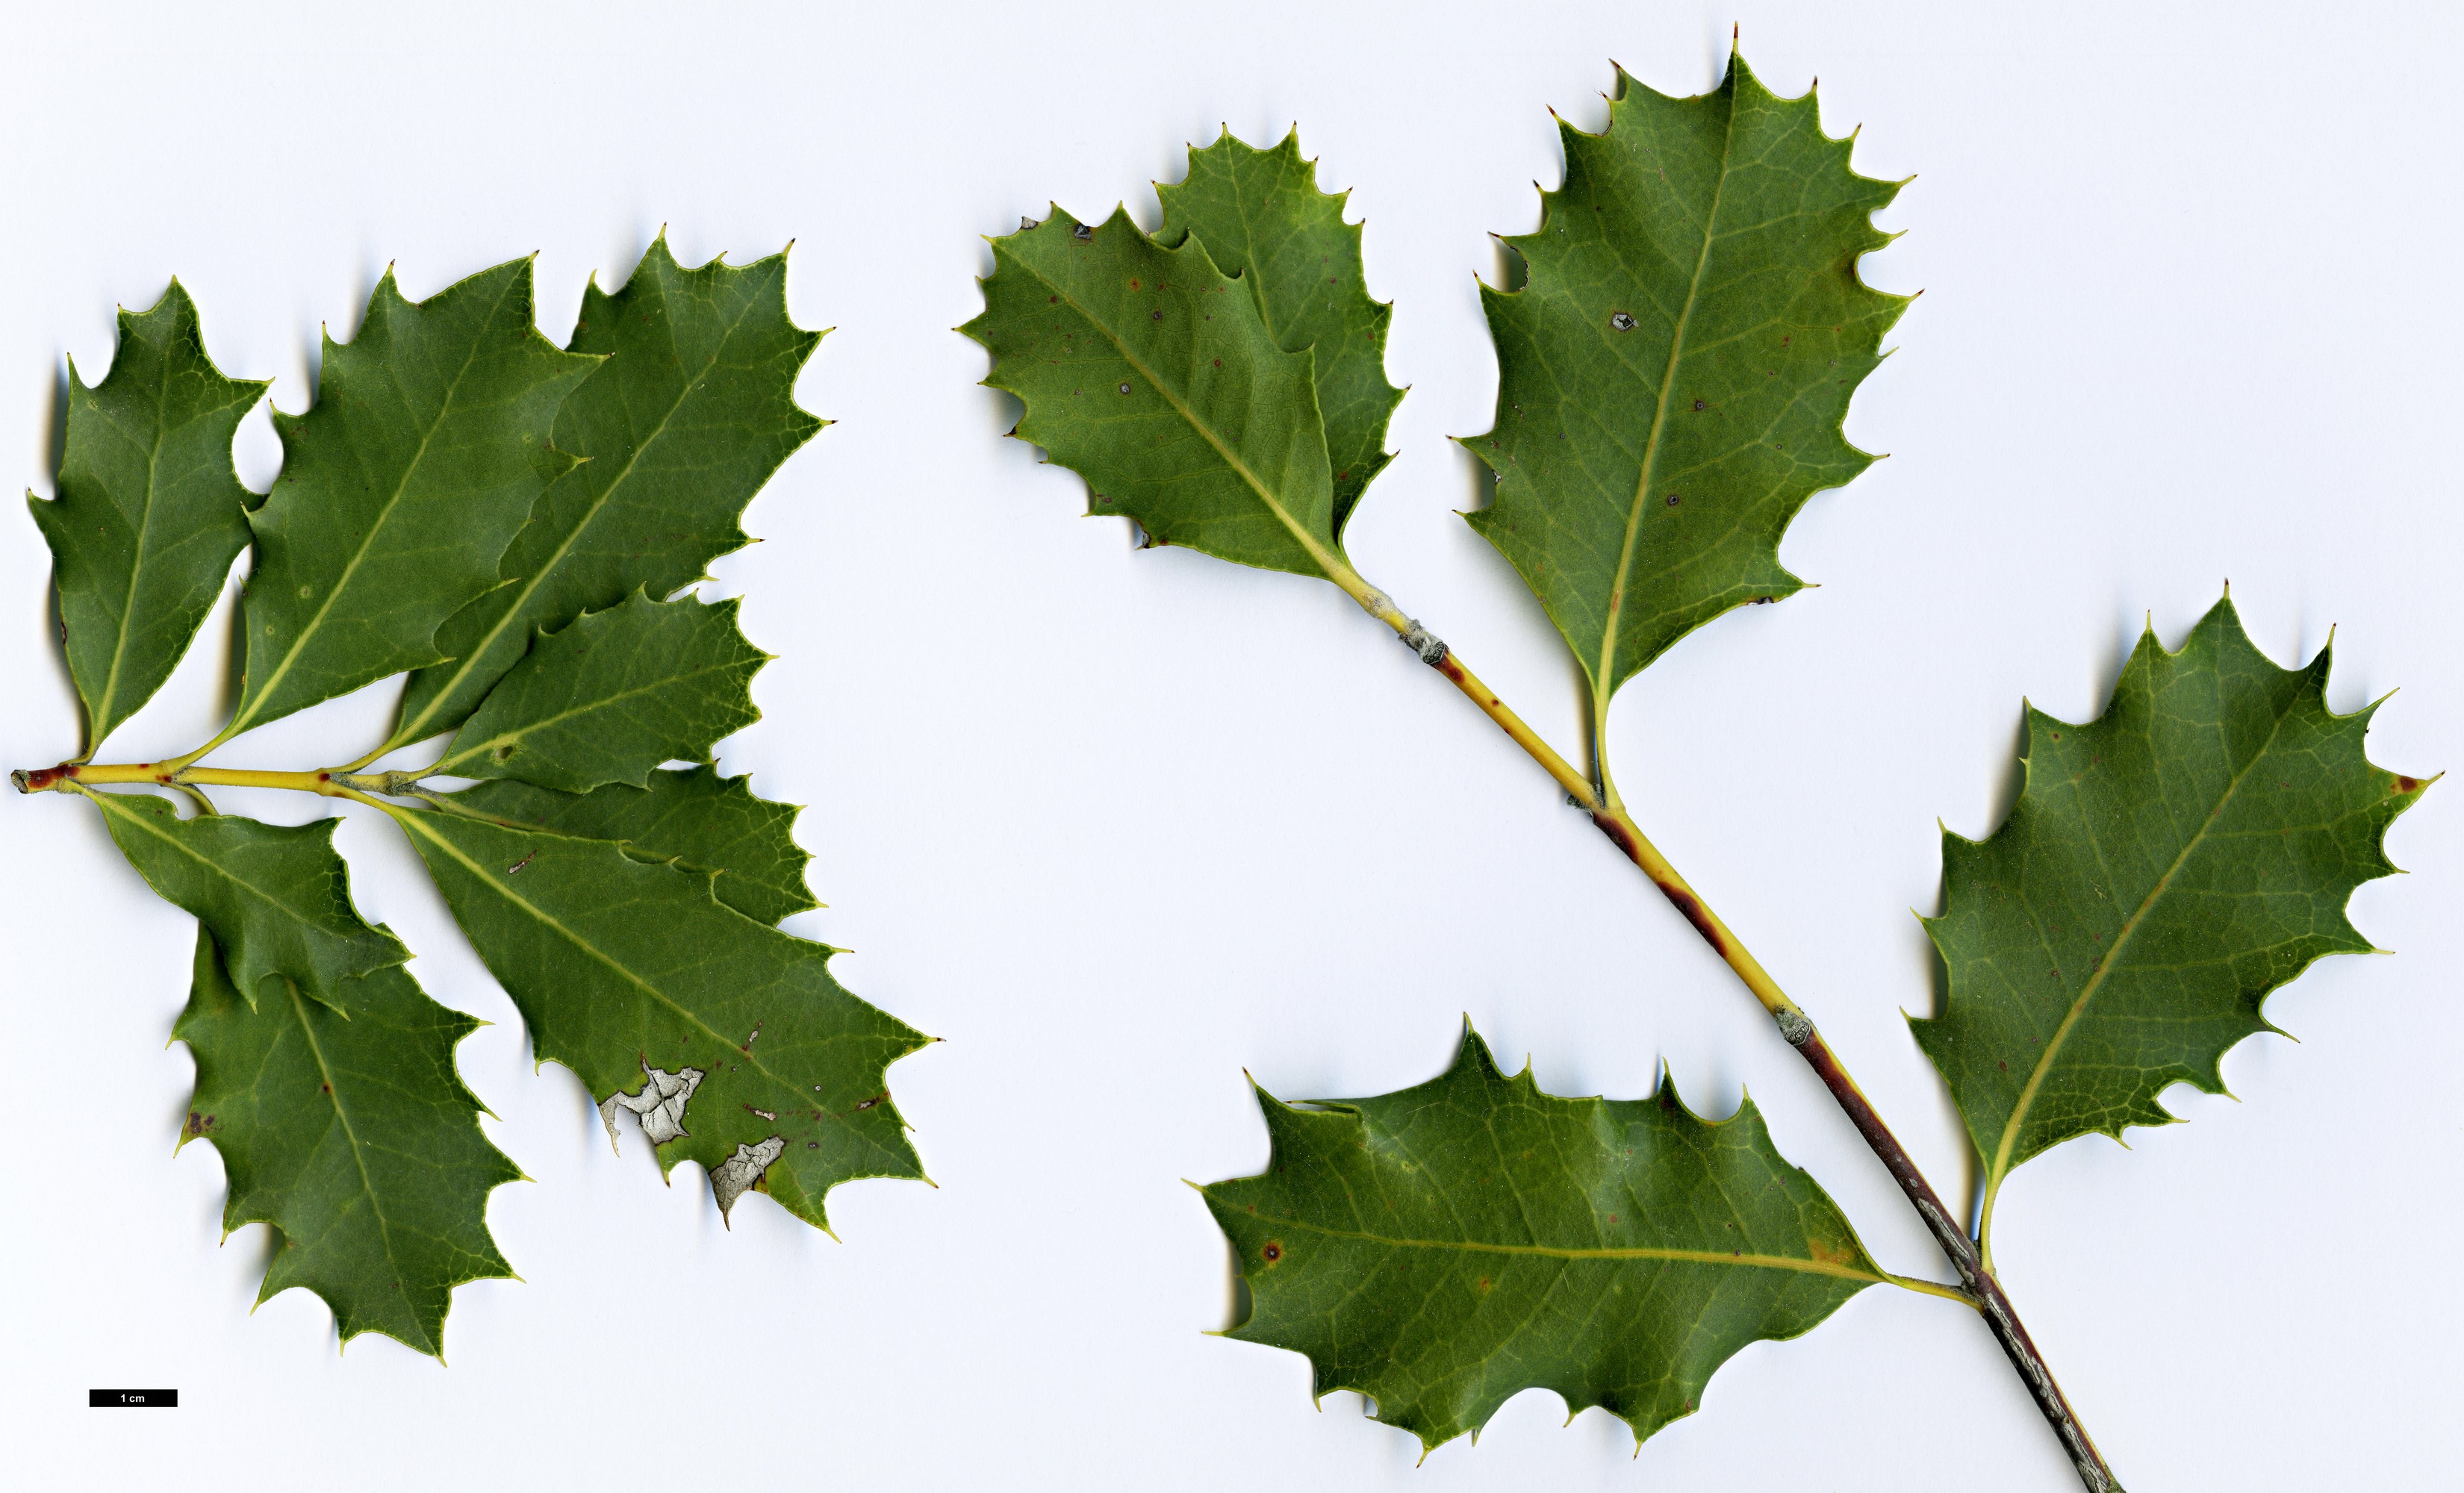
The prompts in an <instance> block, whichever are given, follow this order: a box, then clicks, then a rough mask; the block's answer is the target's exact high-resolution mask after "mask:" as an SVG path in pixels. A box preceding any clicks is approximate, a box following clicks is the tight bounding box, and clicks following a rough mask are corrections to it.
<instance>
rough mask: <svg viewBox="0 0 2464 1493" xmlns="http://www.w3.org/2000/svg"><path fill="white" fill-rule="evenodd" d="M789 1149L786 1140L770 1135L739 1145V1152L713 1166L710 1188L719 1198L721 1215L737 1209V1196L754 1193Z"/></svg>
mask: <svg viewBox="0 0 2464 1493" xmlns="http://www.w3.org/2000/svg"><path fill="white" fill-rule="evenodd" d="M786 1149H787V1142H786V1140H785V1139H784V1138H783V1137H781V1136H778V1135H773V1136H771V1137H770V1138H769V1139H768V1140H765V1141H763V1142H762V1143H761V1144H759V1145H758V1146H742V1145H739V1146H737V1148H736V1154H734V1155H732V1156H730V1157H728V1158H727V1159H726V1160H724V1161H722V1162H720V1163H719V1164H718V1165H717V1166H715V1167H713V1168H712V1169H711V1174H710V1190H711V1193H712V1195H713V1196H714V1197H717V1199H718V1215H719V1217H720V1218H722V1219H725V1218H727V1217H728V1216H729V1215H730V1214H731V1213H733V1212H734V1211H735V1208H736V1199H737V1198H738V1197H743V1196H744V1195H745V1194H746V1193H748V1192H751V1191H752V1190H753V1188H754V1187H755V1186H756V1185H757V1184H758V1183H759V1182H760V1180H761V1174H763V1173H764V1172H767V1171H769V1170H770V1163H771V1162H773V1161H776V1160H778V1159H779V1157H780V1155H781V1153H783V1152H785V1151H786Z"/></svg>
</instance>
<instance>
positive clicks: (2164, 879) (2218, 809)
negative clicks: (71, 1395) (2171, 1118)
mask: <svg viewBox="0 0 2464 1493" xmlns="http://www.w3.org/2000/svg"><path fill="white" fill-rule="evenodd" d="M2296 703H2298V699H2297V701H2296ZM2291 714H2293V711H2292V708H2291V706H2290V705H2288V707H2287V708H2286V710H2285V711H2284V712H2283V713H2282V714H2278V715H2277V717H2276V720H2275V721H2274V723H2273V724H2271V725H2270V726H2269V727H2268V728H2267V739H2266V740H2265V741H2262V742H2260V743H2259V746H2258V750H2257V751H2255V752H2253V753H2252V754H2251V756H2250V760H2249V761H2247V762H2244V763H2243V764H2242V766H2241V770H2240V771H2239V772H2236V773H2234V774H2233V781H2232V782H2230V783H2228V784H2226V786H2225V791H2224V794H2223V796H2222V797H2220V798H2218V799H2217V800H2216V801H2215V805H2214V806H2213V807H2212V808H2211V809H2209V810H2208V814H2207V817H2206V818H2205V819H2204V820H2202V821H2200V823H2199V827H2198V829H2197V830H2196V831H2195V832H2194V833H2192V835H2191V836H2190V838H2189V840H2188V841H2187V842H2185V843H2184V845H2183V846H2182V848H2181V851H2180V852H2179V853H2178V854H2176V855H2175V856H2174V857H2173V863H2172V864H2171V865H2170V866H2167V867H2165V874H2164V875H2162V876H2159V877H2158V878H2156V885H2155V886H2153V887H2151V888H2149V889H2148V891H2147V895H2146V896H2145V898H2144V899H2142V901H2141V902H2140V904H2139V906H2138V907H2137V908H2136V909H2135V910H2134V911H2132V912H2131V914H2130V919H2129V921H2128V922H2125V923H2123V925H2122V932H2121V933H2117V934H2115V935H2114V939H2113V943H2112V945H2111V947H2109V948H2107V949H2106V950H2105V952H2104V953H2103V955H2101V956H2100V957H2099V958H2098V959H2097V961H2096V969H2095V972H2094V973H2092V974H2091V975H2089V976H2088V978H2087V982H2086V983H2085V984H2083V985H2081V986H2080V987H2079V995H2078V996H2077V997H2075V998H2073V999H2072V1001H2071V1006H2070V1009H2069V1010H2068V1011H2067V1012H2065V1013H2063V1016H2062V1021H2061V1024H2060V1025H2059V1026H2057V1027H2056V1028H2054V1035H2053V1037H2052V1039H2051V1040H2050V1041H2048V1042H2047V1043H2045V1050H2044V1051H2043V1052H2042V1053H2040V1054H2038V1055H2037V1058H2036V1063H2035V1066H2034V1067H2033V1068H2031V1069H2030V1070H2029V1072H2028V1082H2027V1083H2026V1084H2025V1085H2023V1086H2021V1087H2020V1089H2019V1098H2018V1100H2017V1102H2016V1103H2015V1104H2013V1107H2012V1109H2011V1117H2010V1118H2009V1119H2008V1120H2006V1121H2005V1122H2003V1126H2002V1138H2001V1139H2000V1141H1998V1142H1997V1143H1996V1144H1995V1145H1994V1148H1993V1164H1992V1166H1991V1168H1990V1169H1989V1170H1988V1172H1987V1174H1986V1181H1985V1196H1986V1199H1987V1203H1988V1207H1989V1210H1990V1206H1991V1199H1992V1197H1993V1194H1994V1193H1995V1192H1996V1191H1998V1190H1999V1189H2000V1187H2001V1185H2002V1178H2003V1177H2005V1176H2007V1175H2010V1171H2011V1153H2012V1152H2013V1151H2014V1150H2016V1149H2017V1147H2018V1141H2019V1131H2020V1130H2021V1129H2022V1128H2023V1127H2024V1126H2025V1124H2026V1122H2027V1117H2028V1112H2029V1111H2030V1110H2031V1109H2035V1103H2036V1096H2037V1094H2038V1092H2039V1091H2040V1090H2041V1089H2042V1088H2043V1087H2044V1085H2045V1080H2046V1078H2047V1077H2048V1076H2050V1075H2051V1073H2052V1072H2053V1065H2054V1060H2055V1058H2056V1057H2057V1056H2058V1055H2059V1054H2060V1052H2061V1050H2062V1045H2063V1043H2067V1042H2068V1041H2069V1040H2070V1035H2071V1031H2072V1029H2073V1028H2075V1027H2077V1026H2078V1025H2079V1021H2081V1020H2082V1019H2084V1018H2085V1017H2086V1015H2087V1008H2088V1003H2089V1002H2090V1001H2091V1000H2093V999H2095V998H2096V993H2097V992H2098V991H2099V990H2100V989H2101V988H2102V987H2103V985H2104V978H2105V977H2106V976H2107V975H2109V974H2111V973H2112V972H2113V969H2114V967H2115V966H2116V965H2117V964H2118V963H2119V962H2120V961H2121V958H2122V952H2123V949H2125V948H2126V947H2128V946H2129V943H2130V940H2131V939H2132V938H2133V937H2134V936H2135V935H2136V934H2137V933H2138V932H2139V930H2140V928H2141V927H2142V926H2144V925H2145V922H2146V919H2147V914H2148V912H2149V911H2152V910H2153V909H2154V908H2155V906H2156V904H2157V902H2158V900H2159V899H2161V898H2162V897H2163V896H2164V895H2165V893H2166V892H2167V891H2168V890H2170V889H2172V885H2173V878H2174V876H2176V875H2177V874H2179V873H2180V871H2181V869H2182V867H2184V866H2185V865H2187V864H2189V859H2190V855H2191V852H2193V851H2195V850H2197V849H2198V848H2199V846H2200V845H2203V844H2205V843H2206V842H2207V838H2208V831H2209V830H2211V829H2212V828H2214V827H2215V824H2216V822H2217V821H2218V820H2220V819H2222V818H2223V817H2224V812H2225V808H2226V806H2227V805H2228V804H2230V803H2232V802H2233V796H2234V795H2235V794H2237V793H2239V792H2240V791H2241V785H2242V782H2243V780H2244V779H2248V778H2249V777H2250V775H2251V772H2252V771H2253V770H2254V769H2255V768H2256V767H2257V766H2258V764H2259V763H2260V762H2261V761H2262V760H2264V759H2265V758H2266V757H2267V754H2268V752H2269V751H2270V750H2271V749H2272V748H2273V747H2274V746H2275V745H2276V736H2277V733H2278V732H2280V731H2282V730H2283V729H2284V722H2285V718H2286V717H2287V716H2289V715H2291Z"/></svg>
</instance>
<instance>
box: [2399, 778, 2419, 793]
mask: <svg viewBox="0 0 2464 1493" xmlns="http://www.w3.org/2000/svg"><path fill="white" fill-rule="evenodd" d="M2395 791H2396V792H2398V793H2419V792H2420V791H2421V779H2418V778H2407V777H2406V776H2404V775H2403V774H2402V773H2398V774H2396V779H2395Z"/></svg>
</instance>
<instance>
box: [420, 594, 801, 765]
mask: <svg viewBox="0 0 2464 1493" xmlns="http://www.w3.org/2000/svg"><path fill="white" fill-rule="evenodd" d="M736 612H737V603H736V602H735V601H733V600H730V601H724V602H719V603H716V604H703V603H700V602H697V601H694V600H693V599H692V598H691V597H687V598H684V599H682V600H680V601H674V602H653V601H651V600H650V599H649V597H647V596H644V595H642V594H641V593H640V592H638V591H637V592H635V593H634V594H633V596H632V598H631V599H630V600H628V601H627V602H625V603H624V604H621V605H617V606H611V607H609V608H608V609H607V610H605V611H604V612H589V613H585V614H584V615H583V616H581V617H578V618H576V619H574V621H573V622H572V623H571V624H569V625H568V626H566V627H565V628H564V630H562V631H561V632H555V633H550V634H549V635H547V636H545V637H542V638H540V639H539V642H538V643H537V644H536V645H535V646H533V648H531V650H530V652H529V653H528V654H526V655H524V656H523V658H522V661H521V662H520V663H519V664H517V665H515V666H514V670H513V671H512V672H511V673H508V674H507V675H505V677H504V680H503V682H501V683H499V684H498V685H497V686H496V688H495V690H493V691H491V692H489V695H488V698H487V699H486V700H485V701H484V702H482V703H481V705H480V706H479V709H478V711H477V712H476V713H475V714H473V715H472V717H471V718H470V719H469V720H468V721H466V722H464V723H463V726H462V729H461V730H460V731H459V732H457V733H456V734H455V735H454V737H453V742H452V744H451V746H449V747H448V748H447V749H446V752H445V756H444V757H440V758H439V759H438V760H437V763H436V766H435V769H434V770H435V771H436V772H439V773H445V774H451V775H454V776H457V777H463V778H518V779H522V780H523V781H524V782H535V783H538V784H539V786H541V787H543V788H561V789H562V790H564V791H565V792H567V793H584V792H587V791H589V790H590V789H592V788H596V787H598V786H599V785H600V784H601V783H608V782H622V783H630V784H631V785H632V786H634V787H636V788H639V787H643V786H645V785H647V784H648V783H649V779H650V771H651V769H653V768H655V767H657V766H658V765H659V764H660V763H661V762H665V761H669V760H671V759H683V760H687V761H696V760H702V759H706V758H707V757H709V756H710V754H711V748H712V747H713V746H715V744H716V743H717V742H718V739H719V738H720V737H721V736H727V735H728V734H730V733H731V732H736V731H740V730H742V729H743V728H745V727H746V726H749V725H751V724H753V723H754V722H755V721H757V720H759V719H760V718H761V713H760V712H759V711H758V710H755V709H754V708H753V694H752V683H753V676H754V674H755V673H757V672H759V670H760V668H761V666H762V665H764V664H766V663H768V662H769V661H770V655H769V654H767V653H764V652H762V651H761V650H760V649H759V648H755V647H754V646H753V645H752V644H750V643H748V642H746V641H745V639H744V634H743V633H742V632H741V631H740V630H738V629H737V626H736Z"/></svg>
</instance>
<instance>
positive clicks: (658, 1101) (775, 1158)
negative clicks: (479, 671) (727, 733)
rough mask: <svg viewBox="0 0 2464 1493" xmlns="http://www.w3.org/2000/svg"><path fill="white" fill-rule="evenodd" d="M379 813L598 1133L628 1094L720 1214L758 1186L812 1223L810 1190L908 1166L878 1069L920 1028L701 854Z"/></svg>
mask: <svg viewBox="0 0 2464 1493" xmlns="http://www.w3.org/2000/svg"><path fill="white" fill-rule="evenodd" d="M395 818H396V820H397V821H398V822H399V823H401V824H402V825H403V827H404V828H405V829H406V830H407V831H408V833H409V835H410V839H411V843H412V844H413V845H416V846H417V847H418V849H419V853H420V855H421V856H422V857H423V858H425V859H426V861H427V862H428V868H429V874H430V875H432V876H433V877H434V878H435V880H436V884H437V886H438V888H439V889H442V890H443V891H444V893H445V901H446V905H447V906H448V907H449V908H451V910H452V912H453V918H454V921H456V922H458V923H460V924H461V925H462V930H463V932H464V933H468V934H469V935H470V938H471V942H472V944H473V947H475V948H476V949H477V950H478V951H479V957H480V958H481V959H482V960H483V961H485V962H486V964H487V966H488V969H489V972H490V973H491V974H493V975H495V977H496V979H497V981H498V983H500V984H502V985H503V986H504V987H505V991H506V993H507V994H508V995H510V996H512V997H513V999H514V1003H515V1005H517V1006H518V1007H519V1008H520V1009H521V1013H522V1018H523V1020H524V1021H526V1022H528V1023H529V1026H530V1031H531V1042H532V1044H533V1049H534V1051H536V1053H537V1054H538V1056H539V1058H540V1059H541V1060H542V1061H546V1062H553V1063H561V1064H563V1065H565V1066H567V1067H569V1068H571V1069H573V1071H574V1072H575V1073H576V1074H577V1075H579V1076H580V1077H581V1079H582V1082H583V1086H584V1087H587V1088H588V1089H589V1091H590V1093H591V1095H592V1096H593V1097H594V1098H595V1099H597V1100H598V1101H599V1104H600V1109H601V1112H602V1114H603V1115H604V1116H605V1117H606V1119H607V1124H608V1134H609V1137H610V1138H611V1139H613V1138H614V1135H615V1132H616V1126H615V1111H616V1110H617V1109H632V1110H633V1111H634V1112H635V1113H636V1114H638V1115H640V1116H641V1119H642V1124H643V1129H644V1131H645V1132H646V1133H648V1134H649V1136H650V1138H651V1140H652V1141H653V1142H655V1143H656V1144H657V1145H658V1148H659V1155H660V1159H661V1163H662V1165H664V1166H673V1165H674V1164H675V1163H676V1162H678V1161H698V1162H700V1163H701V1164H702V1166H703V1167H704V1168H705V1169H707V1170H708V1171H709V1173H710V1177H711V1186H712V1190H713V1191H714V1193H715V1195H716V1197H717V1198H718V1204H719V1207H720V1209H721V1211H722V1212H724V1211H726V1210H728V1209H729V1208H731V1207H733V1206H734V1204H735V1202H736V1199H737V1197H740V1196H741V1195H742V1194H743V1193H744V1192H745V1191H746V1190H747V1189H749V1188H753V1187H756V1186H759V1187H761V1188H762V1189H763V1190H765V1191H767V1192H769V1194H770V1195H771V1196H772V1197H776V1198H777V1199H778V1200H779V1202H780V1204H781V1206H783V1207H784V1208H786V1209H787V1211H788V1212H790V1213H793V1214H795V1215H796V1216H797V1217H798V1218H801V1219H804V1220H806V1221H807V1222H810V1223H812V1224H814V1225H816V1226H819V1227H827V1220H826V1218H825V1213H824V1209H823V1198H824V1195H825V1194H826V1193H827V1192H828V1191H829V1189H831V1188H832V1187H835V1186H837V1185H838V1184H839V1183H841V1182H846V1181H852V1180H854V1179H856V1178H858V1177H869V1176H894V1177H920V1176H921V1175H923V1171H922V1168H921V1166H920V1164H919V1163H918V1162H917V1160H916V1158H915V1153H914V1151H913V1148H911V1147H910V1146H909V1145H908V1143H907V1136H906V1126H905V1123H904V1122H903V1121H902V1120H900V1118H899V1116H898V1110H897V1107H896V1106H894V1105H893V1104H892V1103H891V1099H890V1094H889V1089H888V1079H887V1076H886V1069H887V1068H888V1067H889V1065H891V1063H894V1062H896V1061H897V1060H898V1059H900V1058H902V1057H905V1056H906V1055H907V1054H909V1053H911V1052H913V1051H915V1050H916V1049H917V1048H919V1047H921V1046H923V1045H924V1044H925V1043H927V1042H928V1041H930V1039H928V1038H926V1037H924V1036H922V1035H921V1034H919V1033H918V1032H916V1031H915V1030H914V1029H913V1028H912V1027H910V1026H908V1025H907V1024H906V1023H905V1022H903V1021H898V1020H897V1019H895V1018H894V1017H891V1016H890V1015H888V1014H886V1013H884V1012H882V1011H880V1010H877V1009H875V1008H874V1007H872V1006H870V1005H868V1004H866V1003H865V1002H864V1001H862V1000H859V999H856V998H855V997H854V996H851V995H849V994H847V991H846V990H845V989H843V988H842V987H841V986H840V985H839V983H838V981H837V980H835V979H833V978H831V977H830V973H829V967H828V966H829V956H830V954H831V953H832V951H831V950H830V949H829V948H828V947H827V946H826V945H823V944H817V943H811V942H807V941H806V940H804V939H802V938H796V937H791V936H790V935H788V934H786V933H781V932H779V931H778V930H776V929H774V928H769V927H765V926H764V925H762V924H760V923H757V922H755V921H754V920H753V919H751V918H749V917H746V916H745V915H744V914H743V913H741V912H738V911H736V910H735V909H733V908H730V907H727V906H726V905H724V904H723V903H721V902H720V901H719V900H718V898H717V897H716V895H715V893H714V891H713V883H714V881H715V879H716V878H715V877H714V876H713V874H712V873H710V872H708V871H696V870H690V869H687V868H685V867H680V866H675V865H652V864H649V863H646V862H643V861H641V860H638V859H635V858H633V857H631V856H628V855H627V854H626V853H625V851H624V849H623V848H622V847H621V846H619V845H615V844H614V843H612V842H609V841H604V840H579V839H574V838H571V837H569V836H565V835H557V834H547V833H542V832H539V831H533V830H522V829H516V828H508V827H506V826H504V825H500V824H496V823H490V822H488V821H486V820H482V819H477V818H472V817H468V816H466V815H463V814H459V813H455V812H451V811H429V812H416V811H411V810H402V811H399V812H397V814H396V816H395Z"/></svg>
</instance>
